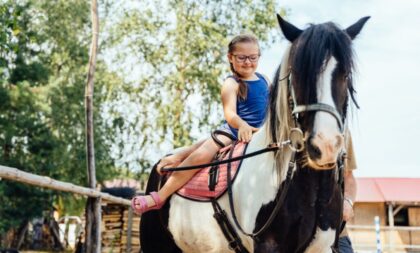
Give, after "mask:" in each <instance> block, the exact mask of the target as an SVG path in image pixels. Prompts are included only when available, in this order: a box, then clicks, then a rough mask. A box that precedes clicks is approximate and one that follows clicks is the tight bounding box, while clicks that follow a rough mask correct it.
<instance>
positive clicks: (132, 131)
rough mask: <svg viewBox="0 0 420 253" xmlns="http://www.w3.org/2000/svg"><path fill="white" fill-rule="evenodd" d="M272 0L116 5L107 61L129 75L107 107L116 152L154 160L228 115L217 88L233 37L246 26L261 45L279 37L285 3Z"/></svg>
mask: <svg viewBox="0 0 420 253" xmlns="http://www.w3.org/2000/svg"><path fill="white" fill-rule="evenodd" d="M274 2H275V1H274V0H259V1H236V0H221V1H188V0H168V1H154V0H148V1H142V2H141V3H138V1H128V2H126V5H123V6H118V7H119V8H120V9H119V10H118V12H119V13H123V14H122V15H121V16H120V17H118V18H116V22H115V25H113V26H110V28H109V30H110V31H111V32H110V33H109V36H108V38H107V39H106V40H105V41H106V43H107V45H108V46H107V48H108V49H109V55H116V56H115V57H113V58H112V60H110V61H112V64H118V65H119V66H121V68H120V71H119V73H122V75H123V76H124V77H125V80H126V81H127V82H128V85H125V86H122V87H120V92H119V97H116V98H115V99H116V100H114V101H113V104H110V108H109V110H108V113H109V114H110V115H111V117H112V118H113V119H114V120H113V121H110V122H108V123H109V126H110V128H111V129H116V130H117V133H116V135H119V136H120V138H119V142H118V143H117V145H119V147H120V148H119V150H122V152H121V153H119V154H116V159H117V160H120V161H122V162H121V163H124V162H127V163H128V166H129V167H131V166H133V167H134V165H133V164H130V160H133V159H132V156H133V155H132V154H138V156H137V157H136V159H134V160H136V161H138V160H140V158H143V159H144V157H147V158H148V159H149V162H150V160H151V158H152V159H153V158H155V159H156V158H157V156H156V155H153V152H155V153H156V152H157V153H159V155H163V154H162V150H166V151H167V150H168V147H169V148H173V147H175V148H176V147H180V146H184V145H188V144H190V143H191V142H192V141H193V140H194V139H196V138H197V137H199V136H200V135H203V133H204V136H208V135H209V132H210V131H211V129H214V128H215V127H216V126H217V125H218V124H220V122H221V119H222V118H223V117H222V113H221V104H220V98H219V93H220V84H221V83H222V81H223V79H224V77H226V76H227V75H228V74H229V68H228V67H229V65H228V62H227V60H226V52H227V45H228V42H229V40H230V39H231V38H232V37H233V36H234V35H237V34H240V33H243V32H248V33H253V34H255V35H256V36H257V37H258V38H259V39H260V41H261V44H262V45H263V46H268V45H269V44H271V43H272V42H273V41H275V40H276V36H272V34H273V33H272V30H273V29H274V28H277V21H276V16H275V14H276V12H278V11H280V9H277V8H276V6H275V3H274ZM135 3H137V4H135ZM133 5H134V6H136V8H133ZM201 138H202V137H201ZM162 143H163V144H162ZM127 151H128V152H127ZM125 154H130V157H124V155H125Z"/></svg>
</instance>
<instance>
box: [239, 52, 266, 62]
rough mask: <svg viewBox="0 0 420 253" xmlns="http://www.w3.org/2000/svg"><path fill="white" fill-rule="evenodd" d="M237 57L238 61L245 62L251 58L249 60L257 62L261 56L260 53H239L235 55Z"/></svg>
mask: <svg viewBox="0 0 420 253" xmlns="http://www.w3.org/2000/svg"><path fill="white" fill-rule="evenodd" d="M235 58H236V60H237V61H238V62H245V61H246V59H249V61H251V62H256V61H258V59H259V58H260V56H259V55H258V54H253V55H242V54H238V55H235Z"/></svg>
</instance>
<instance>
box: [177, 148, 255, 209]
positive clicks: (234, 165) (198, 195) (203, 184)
mask: <svg viewBox="0 0 420 253" xmlns="http://www.w3.org/2000/svg"><path fill="white" fill-rule="evenodd" d="M246 147H247V143H243V142H239V143H238V144H237V145H236V146H235V147H234V148H235V149H234V151H233V155H232V157H237V156H241V155H243V154H244V153H245V150H246ZM229 153H230V151H228V152H226V155H225V157H224V158H223V160H226V159H228V158H229ZM241 162H242V160H238V161H234V162H231V177H232V181H233V180H234V179H235V176H236V174H237V172H238V171H239V167H240V165H241ZM227 166H228V164H227V163H225V164H220V165H219V176H218V181H217V184H216V187H215V189H214V191H210V190H209V185H208V182H209V171H210V167H206V168H203V169H201V170H200V171H198V172H197V174H195V176H194V177H193V178H192V179H191V180H190V181H188V183H186V184H185V185H184V186H183V187H182V188H181V189H179V190H178V191H177V194H178V195H180V196H182V197H185V198H188V199H191V200H197V201H210V200H211V199H212V198H218V197H220V196H221V195H222V194H223V193H225V192H226V190H227Z"/></svg>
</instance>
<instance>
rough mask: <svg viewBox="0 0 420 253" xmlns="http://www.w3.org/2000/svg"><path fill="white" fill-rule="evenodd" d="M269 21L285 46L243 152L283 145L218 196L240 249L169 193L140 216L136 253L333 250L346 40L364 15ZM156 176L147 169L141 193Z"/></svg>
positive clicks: (205, 209)
mask: <svg viewBox="0 0 420 253" xmlns="http://www.w3.org/2000/svg"><path fill="white" fill-rule="evenodd" d="M277 18H278V22H279V25H280V28H281V31H282V33H283V35H284V36H285V38H286V39H287V40H288V41H290V45H289V46H288V48H287V50H286V52H285V54H284V56H283V59H282V61H281V63H280V65H279V67H278V69H277V72H276V75H275V78H274V81H273V85H272V87H271V91H270V102H269V108H268V112H267V117H266V121H265V123H264V125H263V126H262V127H261V128H260V129H259V130H258V131H257V132H256V133H255V134H254V135H253V137H252V140H251V141H250V142H249V143H248V147H247V150H246V153H252V152H256V151H258V150H261V149H263V148H265V147H267V146H270V145H271V146H272V145H273V143H277V144H279V143H281V146H279V149H278V150H277V151H275V152H266V153H262V154H260V155H258V156H254V157H252V158H249V159H244V160H242V163H241V167H240V170H239V172H238V174H237V175H236V178H235V180H234V181H233V182H232V185H231V191H230V193H231V194H230V195H231V196H229V194H228V193H225V194H223V195H222V196H221V197H219V198H218V199H217V203H218V204H219V206H220V207H221V208H222V209H223V210H227V211H226V214H227V217H228V220H229V221H230V222H231V223H232V221H235V223H234V224H233V225H232V226H233V228H234V229H235V230H236V232H237V237H239V238H238V240H239V241H240V242H241V244H242V246H243V248H244V250H238V249H237V248H234V247H232V244H229V242H228V240H227V239H226V238H225V236H224V232H225V231H222V229H221V228H220V227H219V225H218V222H217V221H216V220H215V219H214V218H213V215H214V209H213V208H212V203H209V202H199V201H192V200H189V199H186V198H183V197H181V196H179V195H177V194H174V195H173V196H172V197H171V199H170V200H169V201H167V203H166V204H165V206H164V207H163V208H162V209H161V210H160V211H151V212H148V213H145V214H143V215H142V218H141V225H140V231H141V233H140V239H141V247H142V250H143V252H145V253H148V252H164V253H174V252H187V253H197V252H208V253H210V252H218V253H219V252H264V253H269V252H278V253H292V252H296V253H298V252H306V253H309V252H310V253H312V252H321V253H325V252H333V250H334V247H333V246H334V245H335V243H336V242H337V238H338V234H339V232H340V227H341V222H342V205H343V193H342V184H341V183H340V170H339V168H342V164H343V163H342V162H343V161H344V159H345V141H346V138H347V136H346V134H347V130H346V129H347V127H346V122H347V114H348V107H349V105H350V103H354V105H355V106H356V107H358V104H357V101H356V99H355V88H354V85H353V82H352V74H353V71H354V62H353V49H352V40H353V39H354V38H355V37H356V36H357V35H358V34H359V33H360V31H361V29H362V28H363V26H364V24H365V23H366V21H367V20H368V19H369V17H364V18H361V19H360V20H358V21H357V22H356V23H354V24H353V25H351V26H349V27H348V28H346V29H344V30H343V29H341V28H339V27H338V26H337V25H336V24H334V23H332V22H327V23H322V24H311V25H310V26H309V27H308V28H306V29H305V30H301V29H299V28H297V27H296V26H294V25H293V24H291V23H289V22H287V21H285V20H284V19H283V18H282V17H280V15H277ZM159 180H160V179H159V176H158V174H157V173H156V172H155V170H152V173H151V175H150V178H149V182H148V185H147V189H146V192H150V191H153V190H156V189H157V188H158V184H159ZM228 192H229V191H228ZM230 197H231V198H230ZM233 208H234V210H232V209H233Z"/></svg>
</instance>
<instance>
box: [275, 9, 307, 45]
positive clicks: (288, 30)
mask: <svg viewBox="0 0 420 253" xmlns="http://www.w3.org/2000/svg"><path fill="white" fill-rule="evenodd" d="M277 20H278V21H279V25H280V28H281V31H282V32H283V34H284V36H285V37H286V39H287V40H289V41H290V42H293V41H294V40H295V39H296V38H297V37H299V35H300V34H301V33H302V30H300V29H299V28H297V27H296V26H294V25H292V24H290V23H289V22H287V21H286V20H284V19H283V18H282V17H281V16H280V15H279V14H277Z"/></svg>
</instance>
